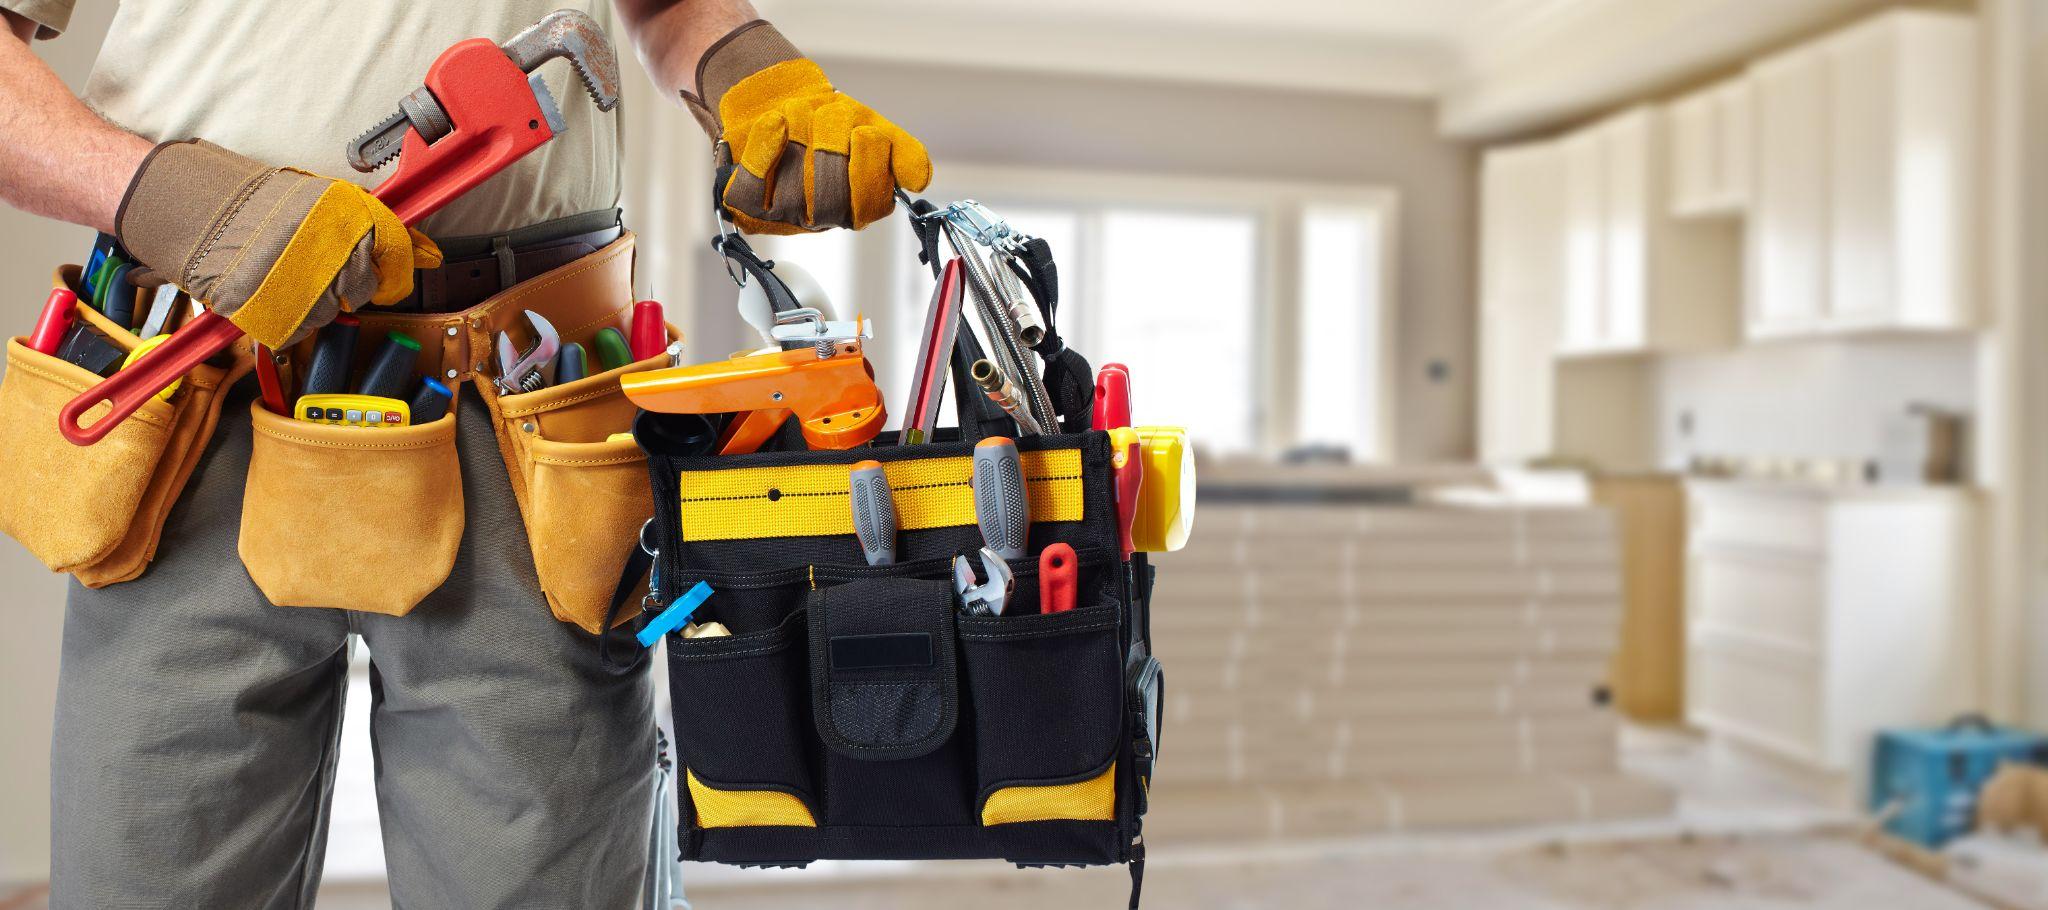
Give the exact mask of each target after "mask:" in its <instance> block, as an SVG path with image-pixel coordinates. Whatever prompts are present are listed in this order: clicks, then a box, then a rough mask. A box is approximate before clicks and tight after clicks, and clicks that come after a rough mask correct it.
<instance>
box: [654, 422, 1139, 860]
mask: <svg viewBox="0 0 2048 910" xmlns="http://www.w3.org/2000/svg"><path fill="white" fill-rule="evenodd" d="M885 441H886V440H885ZM1018 447H1019V450H1020V454H1021V455H1022V458H1023V462H1024V469H1025V470H1024V473H1025V476H1026V485H1027V493H1028V497H1029V500H1030V508H1031V513H1032V518H1033V523H1032V526H1031V533H1030V547H1029V551H1030V553H1031V556H1030V557H1029V558H1026V559H1018V560H1011V561H1010V562H1009V563H1008V565H1009V567H1010V570H1011V573H1012V574H1013V576H1014V578H1015V586H1014V590H1013V591H1012V592H1011V595H1010V597H1009V598H1008V600H1007V602H1006V607H1005V610H1004V613H1003V615H1001V616H993V617H975V616H968V615H964V614H963V613H962V611H961V606H960V600H959V597H958V595H957V593H956V592H955V590H954V583H953V580H952V564H953V558H954V557H955V556H958V555H962V554H975V553H976V552H977V551H978V550H979V549H980V547H981V545H982V541H981V536H980V531H979V528H978V527H977V525H976V524H975V517H974V503H973V493H972V490H971V488H970V487H969V485H968V478H969V475H970V474H971V473H972V465H971V453H972V450H973V444H972V443H971V442H945V443H930V444H925V445H917V446H893V445H879V446H875V447H870V448H862V449H855V450H849V451H819V452H781V453H760V454H754V455H742V456H712V457H683V456H669V455H662V454H657V455H654V456H652V458H653V460H654V470H653V471H652V472H651V476H652V477H653V479H654V486H655V502H654V505H655V525H654V526H655V529H656V530H655V534H654V538H655V544H656V547H657V549H658V550H659V551H660V552H659V554H658V556H657V571H656V573H655V574H656V576H657V577H658V579H659V587H658V590H657V592H656V594H657V599H658V600H662V601H668V600H672V599H673V598H675V597H676V596H678V595H680V594H681V593H682V592H683V591H685V590H687V589H689V588H690V587H692V586H694V585H695V584H696V583H697V582H699V581H703V582H707V583H708V584H709V585H710V587H711V588H712V590H713V593H712V595H711V596H710V598H709V599H708V600H706V601H705V602H704V604H703V605H702V606H700V607H698V609H697V613H696V615H695V616H694V617H693V620H694V622H695V623H696V624H697V625H694V626H691V627H686V629H685V630H679V631H677V632H673V633H670V635H669V636H668V639H667V648H668V652H669V672H670V686H671V691H673V692H674V693H676V701H675V708H674V710H675V725H676V735H677V749H678V753H679V757H680V760H681V763H682V764H683V765H684V771H683V776H684V780H685V782H686V786H685V787H683V788H680V791H681V792H679V794H678V796H679V801H680V803H681V804H682V812H681V813H680V817H681V819H682V823H681V825H680V832H679V833H680V842H681V849H682V854H683V857H684V858H686V859H695V860H709V861H715V862H725V863H735V864H741V865H764V864H765V865H801V864H804V863H808V862H811V861H813V860H818V859H970V858H997V859H1004V860H1008V861H1010V862H1014V863H1018V864H1026V865H1037V864H1083V865H1087V864H1105V863H1119V862H1126V861H1129V860H1131V859H1134V858H1135V856H1136V852H1137V846H1136V843H1135V839H1136V835H1137V831H1138V824H1139V819H1138V812H1137V807H1138V799H1139V796H1138V794H1137V789H1138V786H1139V784H1138V777H1137V770H1136V769H1137V763H1136V762H1135V760H1134V756H1135V754H1136V753H1135V751H1134V749H1135V747H1136V741H1135V737H1134V735H1133V734H1134V729H1135V727H1134V718H1135V716H1136V715H1135V714H1134V713H1133V712H1131V711H1130V710H1128V706H1127V704H1126V698H1127V693H1128V692H1129V691H1130V690H1129V688H1128V684H1127V680H1126V679H1125V672H1124V667H1125V654H1126V652H1127V650H1128V649H1129V648H1130V646H1131V644H1132V641H1133V636H1134V634H1135V631H1136V628H1137V627H1136V625H1135V624H1134V623H1132V622H1131V621H1130V615H1131V606H1130V600H1129V598H1130V586H1129V585H1128V584H1127V583H1126V581H1125V578H1126V573H1125V571H1124V569H1125V564H1124V563H1122V562H1120V561H1119V559H1118V555H1119V550H1118V547H1117V536H1116V523H1115V517H1114V516H1115V510H1114V499H1113V496H1112V493H1111V488H1110V466H1109V447H1108V442H1107V437H1106V435H1105V434H1102V433H1082V434H1073V435H1066V436H1040V437H1033V438H1028V439H1023V440H1019V441H1018ZM867 459H874V460H877V461H880V462H882V463H883V465H884V467H885V471H886V473H887V474H888V476H889V479H890V485H891V487H892V490H893V494H892V495H893V500H894V504H895V506H896V512H897V523H898V526H899V531H898V534H897V538H896V554H897V561H896V563H895V564H893V565H886V566H869V565H867V564H866V562H865V559H864V557H863V555H862V550H861V547H860V545H859V543H858V541H857V540H856V538H855V537H854V535H853V529H852V520H851V517H850V516H851V504H850V501H849V497H848V495H847V493H848V476H849V470H850V467H851V465H852V464H853V463H854V462H856V461H861V460H867ZM1054 542H1061V543H1067V544H1069V545H1071V546H1073V547H1074V548H1075V551H1076V554H1077V556H1078V560H1077V561H1078V562H1079V566H1080V572H1079V578H1078V582H1079V584H1078V586H1077V588H1078V592H1077V597H1076V608H1075V609H1072V610H1068V611H1065V612H1060V613H1051V614H1041V613H1040V612H1039V611H1040V609H1041V599H1040V597H1039V592H1038V577H1037V576H1038V573H1037V553H1038V551H1039V550H1041V549H1042V548H1044V547H1045V546H1046V545H1049V544H1051V543H1054ZM973 561H974V563H975V565H976V568H977V569H979V568H980V565H979V557H978V556H977V557H975V558H974V560H973ZM712 622H717V623H719V624H721V625H724V626H726V627H727V628H728V629H729V630H730V632H731V634H730V635H729V636H720V637H710V638H707V637H702V634H703V628H704V627H705V626H706V625H708V624H709V623H712Z"/></svg>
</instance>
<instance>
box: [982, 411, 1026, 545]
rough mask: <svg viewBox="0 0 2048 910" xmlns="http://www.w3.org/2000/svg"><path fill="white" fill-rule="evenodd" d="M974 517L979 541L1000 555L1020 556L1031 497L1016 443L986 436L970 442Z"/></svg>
mask: <svg viewBox="0 0 2048 910" xmlns="http://www.w3.org/2000/svg"><path fill="white" fill-rule="evenodd" d="M972 485H973V487H974V519H975V521H976V522H977V523H978V524H980V525H981V541H982V543H984V544H987V545H988V548H989V549H991V550H994V551H995V554H996V555H997V556H1001V557H1002V558H1004V559H1023V558H1024V553H1025V540H1026V538H1028V537H1029V536H1030V534H1031V497H1030V495H1029V494H1028V493H1027V492H1026V491H1025V488H1024V464H1023V461H1022V459H1020V458H1018V456H1017V443H1016V442H1015V441H1014V440H1012V439H1010V438H1009V437H1008V436H990V437H988V438H987V439H984V440H982V441H980V442H978V443H975V444H974V482H973V484H972Z"/></svg>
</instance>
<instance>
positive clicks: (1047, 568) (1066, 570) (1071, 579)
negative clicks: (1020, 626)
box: [1038, 543, 1080, 613]
mask: <svg viewBox="0 0 2048 910" xmlns="http://www.w3.org/2000/svg"><path fill="white" fill-rule="evenodd" d="M1079 587H1080V579H1079V577H1078V572H1077V568H1076V565H1075V558H1074V547H1073V545H1072V544H1066V543H1054V544H1047V545H1046V547H1045V551H1044V552H1042V553H1040V554H1038V612H1040V613H1065V612H1067V611H1068V610H1071V609H1073V608H1074V595H1075V592H1076V591H1077V590H1078V589H1079Z"/></svg>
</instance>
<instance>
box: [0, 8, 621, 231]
mask: <svg viewBox="0 0 2048 910" xmlns="http://www.w3.org/2000/svg"><path fill="white" fill-rule="evenodd" d="M73 2H74V0H0V7H5V8H8V9H12V10H14V11H15V12H17V13H20V14H21V15H23V16H26V17H28V18H29V19H32V20H35V21H36V22H38V23H41V24H42V25H43V26H45V29H44V30H42V32H41V33H42V34H45V35H47V34H49V33H50V31H51V30H55V31H61V30H62V29H63V28H64V26H65V25H66V24H67V22H68V21H69V18H70V13H71V6H72V4H73ZM88 2H93V0H88ZM97 2H103V3H111V2H114V0H97ZM120 4H121V5H120V8H119V10H118V11H117V12H116V13H115V15H114V22H113V26H112V28H111V29H109V31H108V34H107V40H106V44H104V45H103V46H101V48H100V55H99V60H98V62H96V63H95V64H94V66H93V71H92V77H91V78H90V79H89V80H88V81H87V83H86V88H85V100H86V102H87V103H88V104H90V105H92V106H93V108H94V109H96V110H98V111H99V112H100V113H101V114H103V115H105V116H106V117H107V119H109V120H111V121H113V122H114V123H116V124H118V125H120V126H121V127H123V128H126V129H129V130H133V131H135V132H137V133H140V134H141V135H143V136H145V137H148V138H150V139H154V140H159V141H161V140H167V139H184V138H192V137H198V138H203V139H207V140H210V141H212V142H215V143H218V144H220V145H222V146H225V147H227V148H230V149H233V150H235V151H237V152H241V153H242V154H245V155H248V156H250V157H252V158H256V159H258V160H260V161H264V162H268V163H271V164H277V165H291V166H294V167H301V168H304V169H306V170H309V171H313V172H315V173H319V174H325V175H328V176H332V177H339V178H342V179H345V180H352V181H354V182H356V183H360V184H363V185H365V186H371V185H374V184H375V183H377V182H378V181H380V180H382V179H384V177H385V176H386V175H388V174H389V173H390V171H391V168H392V167H393V165H388V164H387V165H385V166H384V167H382V168H379V169H378V170H376V171H373V172H371V173H368V174H362V173H358V172H356V171H355V170H354V169H353V168H350V167H349V166H348V161H347V156H346V155H345V153H344V149H345V147H346V145H347V143H348V142H349V141H351V140H353V139H354V138H355V137H356V136H358V135H361V134H362V133H363V132H364V131H366V130H368V129H369V128H370V127H371V126H374V125H375V124H376V123H377V122H378V121H380V120H382V119H384V117H385V116H386V115H388V114H391V113H393V112H395V111H397V110H398V101H399V99H400V98H403V97H404V96H405V94H406V93H407V92H410V91H412V90H413V89H415V88H417V87H419V85H420V79H421V78H422V77H423V76H425V75H426V71H427V67H428V66H429V65H430V64H432V63H433V61H434V58H435V57H436V56H438V55H439V54H440V53H441V52H442V51H443V50H445V49H447V48H448V46H449V45H451V44H454V43H455V42H457V41H460V40H462V39H464V38H489V39H491V40H493V41H504V40H507V39H509V38H511V37H512V36H513V35H515V34H517V33H518V32H519V31H520V30H521V29H523V28H525V27H527V26H529V25H532V24H533V23H534V22H536V21H538V20H539V19H540V18H541V17H542V16H545V15H547V14H548V13H549V12H552V11H554V10H557V9H562V8H565V7H566V8H573V9H581V10H583V11H584V12H587V13H589V14H590V15H591V17H592V18H594V19H596V20H597V22H598V23H599V24H600V25H602V26H604V28H605V30H606V31H607V32H611V31H612V13H611V3H610V2H609V0H335V2H320V0H120ZM541 72H542V73H543V74H544V78H545V80H546V82H547V86H548V90H549V91H550V92H552V93H553V94H554V97H555V101H556V105H557V106H558V107H560V108H561V110H562V116H563V119H564V120H565V121H567V123H568V128H567V129H566V130H564V131H563V132H562V133H561V134H559V135H557V136H556V137H555V139H554V140H553V141H551V142H549V143H548V144H546V145H543V146H541V147H540V148H539V149H538V150H536V151H534V152H533V153H531V154H529V155H527V156H526V157H525V158H524V159H521V160H520V161H519V162H518V163H516V164H514V165H513V166H512V167H510V168H508V169H507V170H506V171H505V172H503V173H500V174H498V175H497V176H496V177H493V178H491V180H490V181H488V182H486V183H484V184H483V185H482V186H479V187H477V188H476V189H475V190H473V191H471V192H470V193H469V194H468V195H466V196H464V197H463V198H461V199H459V200H456V201H455V202H454V203H451V204H450V205H449V206H448V207H447V208H446V209H443V210H442V211H440V212H439V213H436V214H435V215H434V216H433V217H432V218H429V219H427V222H426V224H425V225H423V229H424V230H426V231H427V232H428V233H429V234H431V235H433V236H436V237H442V238H447V237H458V236H467V235H474V234H491V233H498V232H502V231H507V230H511V229H513V228H517V227H521V226H524V225H528V224H534V223H536V222H540V221H546V220H548V219H551V218H559V217H562V216H565V215H574V214H578V213H581V212H588V211H594V210H597V209H606V208H611V207H612V206H614V205H616V204H618V199H619V145H620V125H619V113H618V112H617V111H616V110H614V111H613V112H611V113H603V112H600V111H599V110H598V109H597V106H596V105H594V104H591V103H590V97H589V96H588V95H587V94H585V93H584V91H583V87H582V84H581V83H580V82H578V81H577V80H576V77H575V74H574V73H573V71H572V70H571V68H570V66H569V65H568V63H567V61H561V60H555V61H550V62H548V63H546V64H544V65H543V66H542V68H541ZM620 81H621V82H626V81H630V80H625V79H621V80H620Z"/></svg>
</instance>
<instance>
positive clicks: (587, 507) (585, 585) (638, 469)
mask: <svg viewBox="0 0 2048 910" xmlns="http://www.w3.org/2000/svg"><path fill="white" fill-rule="evenodd" d="M527 452H528V456H529V457H530V458H531V459H532V463H531V464H532V468H531V469H532V472H533V473H532V476H531V478H530V479H529V481H528V484H527V499H528V500H529V501H530V502H531V503H532V508H531V510H530V512H529V514H530V515H532V516H533V517H532V518H531V519H530V520H528V522H527V527H526V533H527V536H528V537H529V538H530V539H531V542H532V544H533V567H534V570H535V571H536V572H538V573H539V575H540V578H541V586H542V587H543V588H544V589H545V590H546V591H547V595H548V608H549V609H550V610H551V611H553V612H554V614H555V618H556V619H559V620H561V621H563V622H567V623H575V624H576V625H577V626H579V627H581V628H582V629H583V630H584V631H586V632H591V633H596V632H598V631H601V630H602V629H603V627H604V613H605V609H606V608H607V607H609V606H610V605H611V597H612V590H613V589H614V588H616V587H617V586H618V583H619V573H620V572H621V571H623V570H624V569H625V566H626V558H627V556H628V555H629V554H630V553H631V552H632V549H633V548H634V547H636V546H638V545H639V538H640V526H641V525H642V524H643V523H645V522H646V521H647V519H648V518H649V517H650V516H652V515H653V514H654V497H653V493H652V492H651V491H650V489H649V487H648V481H647V456H646V455H645V454H644V453H642V452H641V451H640V447H639V445H638V444H637V443H635V442H633V441H632V440H630V439H626V440H621V441H619V442H580V443H579V442H554V441H552V440H547V439H535V440H533V442H532V445H531V446H530V447H529V448H528V449H527ZM637 612H638V608H637V605H635V604H627V605H625V606H624V607H622V608H621V609H620V611H619V614H620V615H619V616H617V617H615V618H614V620H615V621H621V620H625V619H630V618H631V617H632V616H634V615H635V614H636V613H637Z"/></svg>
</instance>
